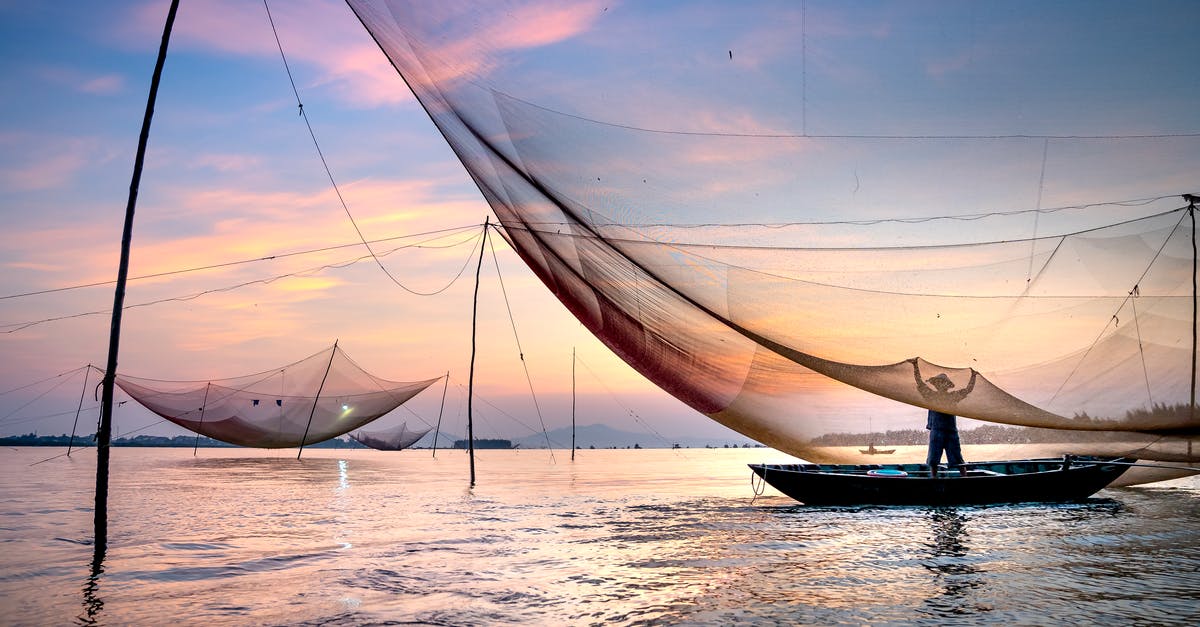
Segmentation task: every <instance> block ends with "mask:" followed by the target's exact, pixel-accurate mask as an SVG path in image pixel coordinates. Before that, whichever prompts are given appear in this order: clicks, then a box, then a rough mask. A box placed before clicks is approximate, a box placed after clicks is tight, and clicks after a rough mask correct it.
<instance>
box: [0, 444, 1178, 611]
mask: <svg viewBox="0 0 1200 627" xmlns="http://www.w3.org/2000/svg"><path fill="white" fill-rule="evenodd" d="M59 452H60V451H59V450H56V449H47V448H31V449H4V450H3V451H0V623H2V624H13V625H23V624H31V625H42V624H49V625H60V624H70V623H79V624H104V625H129V624H134V625H161V624H164V623H168V622H176V623H183V624H196V623H203V624H213V625H222V624H229V625H295V624H322V625H331V624H332V625H362V624H429V625H497V624H538V625H590V624H620V625H636V624H719V625H734V624H746V625H751V624H766V625H770V624H794V625H839V624H853V625H860V624H870V625H887V624H895V625H912V624H916V625H946V624H980V623H992V624H1003V625H1046V624H1055V625H1062V624H1066V625H1092V624H1114V625H1116V624H1119V625H1134V624H1145V625H1195V624H1197V622H1198V621H1200V616H1198V614H1200V610H1198V608H1200V574H1198V573H1200V480H1197V479H1196V478H1189V479H1182V480H1177V481H1173V482H1168V483H1164V484H1158V485H1156V486H1154V487H1141V488H1125V489H1112V490H1105V491H1103V492H1101V493H1100V494H1099V495H1097V498H1094V499H1092V500H1090V501H1088V502H1086V503H1082V504H1072V505H1058V506H1045V505H1014V506H1000V507H985V508H949V509H932V508H814V507H805V506H802V505H798V504H796V503H795V502H794V501H791V500H790V499H788V498H786V497H783V496H781V495H779V494H778V493H776V492H773V491H770V490H769V489H768V492H767V493H765V494H763V495H762V496H759V497H757V498H755V497H754V494H753V492H752V490H751V487H750V479H749V478H750V471H749V469H747V468H746V466H745V464H746V463H748V462H764V461H765V462H780V461H790V458H787V457H786V456H784V455H781V454H779V453H776V452H773V451H770V450H767V449H749V450H738V449H729V450H725V449H717V450H694V449H692V450H686V449H685V450H681V451H668V450H603V451H590V450H589V451H581V452H579V454H578V457H577V460H576V461H575V462H571V461H570V459H569V452H562V451H557V452H556V453H555V458H556V459H555V460H554V461H552V460H551V458H550V455H549V454H548V453H547V452H546V451H481V452H480V454H479V458H478V462H477V472H478V480H477V485H476V486H475V487H474V488H473V489H468V487H467V463H466V456H465V455H464V454H463V453H461V452H452V451H442V452H439V454H438V457H437V458H436V459H434V458H431V456H430V453H429V451H403V452H399V453H388V452H380V451H362V450H349V451H335V450H310V451H305V453H304V459H302V460H300V461H297V460H296V459H295V452H294V451H278V452H274V451H259V450H241V449H206V450H201V451H200V452H199V456H198V457H193V456H192V451H191V450H188V449H133V448H118V449H114V451H113V463H112V473H113V474H112V484H111V486H112V487H111V497H110V498H111V501H112V502H111V504H110V512H109V521H110V522H109V525H110V534H109V550H108V554H107V559H106V560H105V562H104V565H103V567H104V572H103V574H102V575H101V576H100V577H99V578H98V579H96V580H94V581H92V580H89V577H88V575H89V569H90V562H91V557H92V548H91V546H90V542H91V536H92V530H91V520H92V509H91V502H92V498H93V482H94V480H95V479H94V472H95V454H94V453H93V452H92V451H87V450H85V451H79V452H76V453H74V454H73V455H72V456H71V458H69V459H68V458H60V459H55V460H52V461H48V462H45V463H42V464H38V465H32V466H31V465H30V464H32V463H33V462H36V461H38V460H41V459H45V458H47V457H50V456H52V455H55V454H57V453H59Z"/></svg>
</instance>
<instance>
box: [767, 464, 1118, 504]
mask: <svg viewBox="0 0 1200 627" xmlns="http://www.w3.org/2000/svg"><path fill="white" fill-rule="evenodd" d="M1115 461H1120V462H1122V464H1125V463H1129V462H1130V461H1131V460H1115ZM1122 464H1116V463H1109V462H1105V461H1101V460H1096V459H1091V458H1073V459H1071V460H1070V462H1069V463H1067V464H1066V465H1065V467H1064V460H1063V459H1061V458H1060V459H1029V460H1014V461H996V462H978V463H972V464H968V465H967V472H966V474H961V473H959V472H958V471H957V470H955V471H942V472H940V473H938V474H937V475H934V476H931V475H930V473H929V471H928V468H927V467H926V466H925V465H923V464H857V465H854V464H849V465H833V464H750V468H751V469H752V470H753V471H754V473H755V474H756V475H758V476H759V477H761V478H762V480H763V481H765V482H766V483H768V484H770V485H771V487H773V488H775V489H776V490H779V491H780V492H782V493H784V494H786V495H788V496H790V497H792V498H793V499H796V500H797V501H800V502H801V503H805V504H807V505H991V504H998V503H1024V502H1067V501H1081V500H1084V499H1086V498H1088V497H1090V496H1091V495H1093V494H1095V493H1096V492H1099V491H1100V490H1101V489H1103V488H1104V487H1105V486H1107V485H1108V484H1109V483H1112V482H1113V481H1114V480H1115V479H1117V478H1118V477H1120V476H1121V474H1122V473H1124V472H1125V470H1126V468H1127V466H1125V465H1122ZM871 472H873V473H875V474H868V473H871ZM883 473H891V474H883Z"/></svg>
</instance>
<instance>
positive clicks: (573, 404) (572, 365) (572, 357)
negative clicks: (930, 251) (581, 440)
mask: <svg viewBox="0 0 1200 627" xmlns="http://www.w3.org/2000/svg"><path fill="white" fill-rule="evenodd" d="M571 461H575V347H571Z"/></svg>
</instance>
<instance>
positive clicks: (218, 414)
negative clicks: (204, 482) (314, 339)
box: [116, 345, 438, 448]
mask: <svg viewBox="0 0 1200 627" xmlns="http://www.w3.org/2000/svg"><path fill="white" fill-rule="evenodd" d="M437 380H438V378H433V379H428V380H425V381H414V382H409V383H405V382H398V381H388V380H386V379H380V378H379V377H376V376H374V375H372V374H371V373H369V372H367V371H365V370H363V369H362V368H361V367H359V365H358V364H356V363H354V361H353V360H351V359H350V358H349V357H348V356H347V355H346V354H345V353H344V352H343V351H342V349H340V348H338V347H337V345H334V346H333V347H331V348H329V349H326V350H324V351H322V352H320V353H317V354H315V355H312V356H310V357H307V358H305V359H302V360H300V361H298V362H296V363H293V364H289V365H287V366H283V367H281V368H277V369H275V370H270V371H267V372H260V373H258V374H252V375H246V376H242V377H235V378H229V379H214V380H212V381H162V380H156V379H145V378H140V377H131V376H128V375H123V374H118V375H117V377H116V383H117V385H118V386H120V387H121V389H122V390H124V391H125V392H126V393H127V394H129V395H130V396H131V397H133V398H134V400H136V401H137V402H139V403H141V404H142V405H144V406H145V407H146V408H147V409H149V410H150V411H152V412H154V413H156V414H158V415H160V416H162V417H163V418H166V419H167V420H170V421H171V422H173V423H175V424H177V425H179V426H181V427H184V428H185V429H189V430H191V431H194V432H196V433H199V434H200V435H204V436H207V437H210V438H213V439H215V440H221V441H222V442H228V443H230V444H237V445H239V446H250V447H255V448H290V447H295V446H304V445H309V444H315V443H317V442H322V441H324V440H328V439H330V438H336V437H338V436H340V435H343V434H345V433H348V432H350V431H353V430H355V429H358V428H359V427H362V426H363V425H365V424H367V423H369V422H371V421H372V420H375V419H376V418H379V417H380V416H383V415H385V414H387V413H388V412H390V411H392V410H393V409H396V408H397V407H399V406H400V405H401V404H403V403H404V402H406V401H408V399H410V398H412V397H414V396H416V395H417V394H419V393H420V392H421V391H422V390H424V389H425V388H427V387H429V386H430V385H431V384H433V383H434V382H435V381H437Z"/></svg>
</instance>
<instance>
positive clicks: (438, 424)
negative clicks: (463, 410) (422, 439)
mask: <svg viewBox="0 0 1200 627" xmlns="http://www.w3.org/2000/svg"><path fill="white" fill-rule="evenodd" d="M448 387H450V371H449V370H447V371H446V382H445V383H444V384H443V385H442V404H441V406H439V407H438V423H437V428H436V429H434V430H433V456H434V457H437V439H438V434H440V433H441V432H442V410H444V409H446V388H448Z"/></svg>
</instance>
